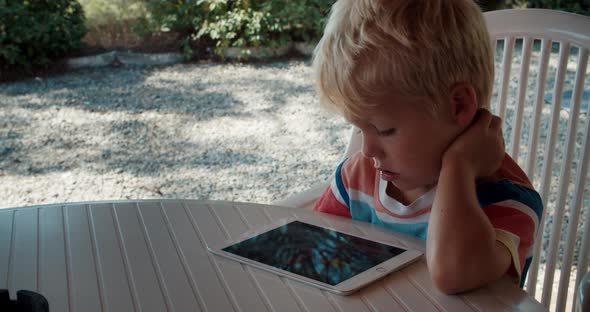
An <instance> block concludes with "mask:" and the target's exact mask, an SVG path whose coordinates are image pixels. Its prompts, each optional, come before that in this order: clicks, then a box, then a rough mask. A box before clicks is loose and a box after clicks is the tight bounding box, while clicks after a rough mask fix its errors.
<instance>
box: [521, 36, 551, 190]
mask: <svg viewBox="0 0 590 312" xmlns="http://www.w3.org/2000/svg"><path fill="white" fill-rule="evenodd" d="M550 55H551V40H542V41H541V61H540V62H539V74H538V75H537V90H536V91H535V94H536V97H535V104H534V108H533V123H532V125H531V135H530V138H529V142H528V143H529V144H528V151H529V154H528V156H527V163H526V168H525V172H526V174H527V176H528V177H529V179H531V180H532V179H533V178H534V176H535V163H536V162H537V144H538V143H539V123H540V121H541V113H542V112H543V106H544V104H545V100H544V99H543V94H545V83H546V82H547V65H548V64H549V56H550Z"/></svg>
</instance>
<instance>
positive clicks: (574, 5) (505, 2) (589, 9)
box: [477, 0, 590, 16]
mask: <svg viewBox="0 0 590 312" xmlns="http://www.w3.org/2000/svg"><path fill="white" fill-rule="evenodd" d="M477 2H478V3H479V5H480V7H481V8H482V10H484V11H493V10H500V9H510V8H538V9H550V10H560V11H566V12H572V13H577V14H582V15H588V16H590V0H478V1H477Z"/></svg>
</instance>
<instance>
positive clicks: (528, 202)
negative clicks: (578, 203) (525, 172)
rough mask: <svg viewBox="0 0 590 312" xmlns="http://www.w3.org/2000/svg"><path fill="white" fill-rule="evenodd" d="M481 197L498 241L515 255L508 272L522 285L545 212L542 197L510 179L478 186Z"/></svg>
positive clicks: (481, 202)
mask: <svg viewBox="0 0 590 312" xmlns="http://www.w3.org/2000/svg"><path fill="white" fill-rule="evenodd" d="M478 197H479V200H480V204H482V207H483V209H484V213H485V214H486V215H487V217H488V218H489V220H490V222H491V223H492V225H493V227H494V229H495V232H496V240H497V241H499V242H501V243H502V244H504V245H505V246H506V248H507V249H508V250H509V251H510V254H511V256H512V265H511V267H510V268H509V270H508V274H509V275H510V276H512V277H514V278H515V280H516V281H518V282H519V283H520V284H521V285H522V281H523V280H524V278H525V277H526V270H527V266H526V265H525V264H526V263H527V262H529V261H530V258H531V254H532V248H531V247H532V246H533V244H534V242H535V236H536V233H537V228H538V225H539V222H540V219H541V213H542V211H543V205H542V203H541V198H540V196H539V194H538V193H537V192H536V191H534V190H532V189H530V188H527V187H524V186H521V185H517V184H513V183H512V182H510V181H508V180H504V181H501V182H495V183H489V184H486V185H480V186H478ZM527 260H529V261H527Z"/></svg>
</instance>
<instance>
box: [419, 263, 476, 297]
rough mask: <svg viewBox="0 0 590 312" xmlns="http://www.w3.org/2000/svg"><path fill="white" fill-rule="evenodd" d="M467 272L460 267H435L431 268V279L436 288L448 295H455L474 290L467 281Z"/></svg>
mask: <svg viewBox="0 0 590 312" xmlns="http://www.w3.org/2000/svg"><path fill="white" fill-rule="evenodd" d="M463 273H465V271H464V270H461V268H460V267H459V265H451V266H446V267H443V266H434V267H432V268H430V278H431V279H432V282H433V283H434V286H436V288H437V289H438V290H439V291H440V292H442V293H444V294H446V295H455V294H458V293H462V292H464V291H467V290H470V289H472V288H473V285H469V284H468V282H469V281H467V279H465V276H464V274H463Z"/></svg>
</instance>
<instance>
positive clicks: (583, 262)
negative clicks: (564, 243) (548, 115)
mask: <svg viewBox="0 0 590 312" xmlns="http://www.w3.org/2000/svg"><path fill="white" fill-rule="evenodd" d="M589 136H590V118H589V119H588V120H586V146H585V149H584V150H585V152H586V153H585V154H584V157H585V158H584V163H585V164H586V165H587V164H588V162H589V161H590V159H589V158H590V157H588V154H590V152H589V151H588V150H589V149H590V142H588V137H589ZM589 234H590V207H588V206H587V207H586V218H585V220H584V229H583V230H582V237H585V238H586V239H582V246H581V247H580V253H579V254H578V272H577V273H576V282H575V284H574V285H576V289H577V287H578V285H580V282H581V281H582V279H583V278H584V275H585V274H586V272H588V260H589V258H590V239H588V235H589ZM576 295H577V291H576ZM576 300H577V298H576V296H574V302H576Z"/></svg>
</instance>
